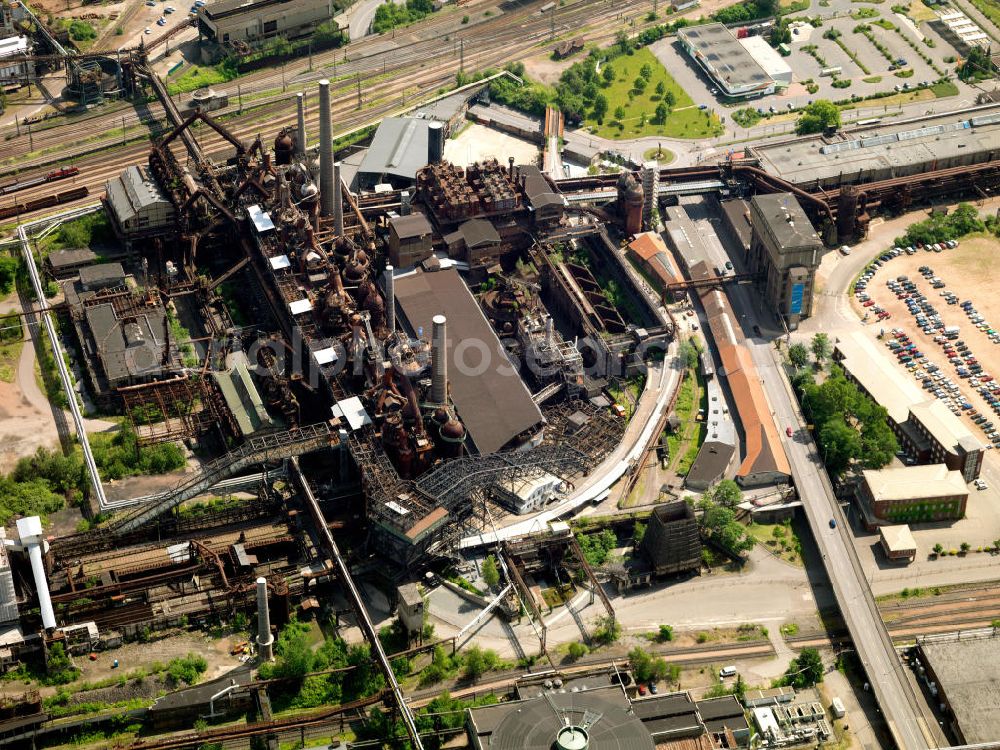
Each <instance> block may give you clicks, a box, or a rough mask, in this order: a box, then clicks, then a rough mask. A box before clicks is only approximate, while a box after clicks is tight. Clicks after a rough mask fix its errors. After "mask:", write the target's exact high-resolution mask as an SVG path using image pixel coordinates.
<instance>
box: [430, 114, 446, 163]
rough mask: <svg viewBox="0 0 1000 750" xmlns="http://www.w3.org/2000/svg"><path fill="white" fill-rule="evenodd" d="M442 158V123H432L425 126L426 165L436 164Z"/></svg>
mask: <svg viewBox="0 0 1000 750" xmlns="http://www.w3.org/2000/svg"><path fill="white" fill-rule="evenodd" d="M443 158H444V123H443V122H437V121H435V122H432V123H430V124H429V125H428V126H427V163H428V164H437V163H438V162H439V161H441V160H442V159H443Z"/></svg>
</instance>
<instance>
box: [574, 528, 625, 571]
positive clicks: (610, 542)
mask: <svg viewBox="0 0 1000 750" xmlns="http://www.w3.org/2000/svg"><path fill="white" fill-rule="evenodd" d="M577 541H578V542H579V544H580V549H581V550H583V556H584V558H586V560H587V563H588V564H590V565H591V566H592V567H599V566H601V565H604V563H605V562H607V560H608V555H609V554H610V552H611V550H613V549H614V548H615V547H617V546H618V539H617V537H615V532H613V531H611V530H610V529H604V531H600V532H598V533H596V534H580V535H579V536H578V537H577Z"/></svg>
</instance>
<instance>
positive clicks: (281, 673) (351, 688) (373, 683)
mask: <svg viewBox="0 0 1000 750" xmlns="http://www.w3.org/2000/svg"><path fill="white" fill-rule="evenodd" d="M310 632H311V628H310V626H309V624H308V623H304V622H300V621H299V620H296V619H292V620H290V621H289V622H288V624H287V625H285V627H284V628H282V630H281V633H280V634H279V636H278V639H277V640H276V641H275V644H274V653H275V661H274V662H273V663H271V664H262V665H261V667H260V676H261V677H262V678H263V679H270V678H275V677H283V678H287V679H289V680H291V681H292V682H293V684H294V687H292V688H291V689H286V690H282V691H280V692H278V693H277V698H276V699H275V710H277V711H282V710H286V709H292V708H300V709H301V708H314V707H316V706H321V705H325V704H331V703H341V702H347V701H352V700H356V699H357V698H363V697H367V696H369V695H374V694H375V693H377V692H378V691H379V690H381V689H382V688H383V687H384V684H385V679H384V678H383V676H382V673H381V672H380V671H379V669H378V666H377V665H376V663H375V661H374V660H373V659H372V657H371V651H370V647H369V646H368V644H358V645H353V646H348V645H347V643H346V642H345V641H344V640H343V639H342V638H325V639H324V640H323V642H322V643H321V644H320V645H319V647H318V648H315V649H314V644H313V642H312V639H311V638H310ZM343 667H354V669H352V670H351V671H349V672H335V673H332V674H330V673H328V674H311V673H315V672H323V671H324V670H331V669H341V668H343Z"/></svg>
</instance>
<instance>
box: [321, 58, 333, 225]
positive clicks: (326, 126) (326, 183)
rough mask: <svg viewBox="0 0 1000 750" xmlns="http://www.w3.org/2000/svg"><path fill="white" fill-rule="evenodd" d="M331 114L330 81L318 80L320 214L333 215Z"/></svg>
mask: <svg viewBox="0 0 1000 750" xmlns="http://www.w3.org/2000/svg"><path fill="white" fill-rule="evenodd" d="M332 118H333V115H332V114H331V112H330V81H328V80H327V79H326V78H324V79H323V80H322V81H320V82H319V194H320V215H321V216H324V217H329V216H332V215H333V196H334V184H333V133H332V132H331V131H332V128H333V119H332Z"/></svg>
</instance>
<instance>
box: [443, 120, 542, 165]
mask: <svg viewBox="0 0 1000 750" xmlns="http://www.w3.org/2000/svg"><path fill="white" fill-rule="evenodd" d="M511 156H513V157H514V163H515V164H534V163H535V161H536V159H537V158H538V146H536V145H535V144H534V143H532V142H531V141H526V140H524V139H522V138H516V137H514V136H512V135H508V134H507V133H501V132H499V131H497V130H493V129H491V128H488V127H486V126H485V125H479V124H478V123H474V122H470V123H468V124H467V125H466V126H465V127H464V128H462V130H461V132H460V133H459V134H458V137H457V138H449V139H448V140H447V141H446V142H445V144H444V158H445V159H446V160H448V161H450V162H451V163H452V164H458V165H460V166H463V167H464V166H467V165H469V164H472V163H473V162H477V161H483V160H484V159H489V158H495V159H496V160H497V161H499V162H500V163H501V164H506V163H507V158H508V157H511Z"/></svg>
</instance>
